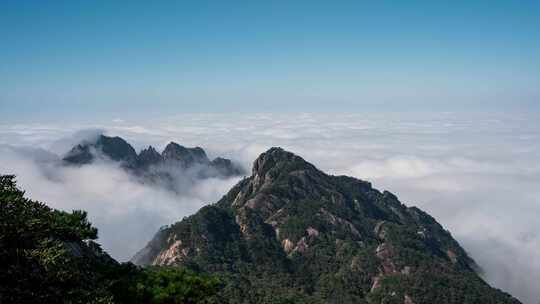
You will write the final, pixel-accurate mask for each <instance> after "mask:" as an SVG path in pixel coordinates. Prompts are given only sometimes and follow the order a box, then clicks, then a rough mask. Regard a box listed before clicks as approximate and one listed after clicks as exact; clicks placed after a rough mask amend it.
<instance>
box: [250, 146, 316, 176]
mask: <svg viewBox="0 0 540 304" xmlns="http://www.w3.org/2000/svg"><path fill="white" fill-rule="evenodd" d="M306 169H308V170H317V169H316V168H315V167H314V166H313V165H312V164H310V163H308V162H306V161H305V160H304V159H303V158H301V157H300V156H298V155H296V154H294V153H291V152H288V151H285V150H284V149H283V148H280V147H272V148H270V149H268V150H267V151H266V152H264V153H262V154H261V155H260V156H259V157H258V158H257V159H256V160H255V161H254V162H253V170H252V174H253V176H254V177H255V176H260V177H263V176H266V175H277V174H283V173H288V172H289V171H292V170H306Z"/></svg>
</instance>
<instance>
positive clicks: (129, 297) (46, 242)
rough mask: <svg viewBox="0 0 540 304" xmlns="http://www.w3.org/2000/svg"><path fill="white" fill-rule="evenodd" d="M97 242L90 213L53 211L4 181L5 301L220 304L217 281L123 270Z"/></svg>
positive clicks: (1, 267) (0, 293)
mask: <svg viewBox="0 0 540 304" xmlns="http://www.w3.org/2000/svg"><path fill="white" fill-rule="evenodd" d="M96 238H97V229H96V228H94V227H92V225H91V224H90V222H89V221H88V218H87V213H86V212H84V211H73V212H64V211H59V210H53V209H51V208H49V207H48V206H46V205H45V204H43V203H41V202H37V201H33V200H30V199H27V198H25V197H24V192H23V191H21V190H19V189H18V188H17V186H16V183H15V179H14V176H12V175H7V176H0V281H1V282H2V284H0V303H21V304H24V303H103V304H105V303H110V304H113V303H152V304H154V303H156V304H157V303H212V301H213V300H212V299H213V296H214V294H215V293H216V292H217V290H218V288H219V282H218V281H217V279H215V278H211V277H208V276H204V275H199V274H196V273H194V272H190V271H187V270H185V269H148V270H147V269H140V268H137V267H135V266H134V265H132V264H129V263H128V264H119V263H117V262H116V261H115V260H113V259H112V258H111V257H109V256H108V255H107V254H106V253H105V252H103V251H102V250H101V248H100V246H99V245H98V244H97V243H95V242H94V241H92V240H95V239H96Z"/></svg>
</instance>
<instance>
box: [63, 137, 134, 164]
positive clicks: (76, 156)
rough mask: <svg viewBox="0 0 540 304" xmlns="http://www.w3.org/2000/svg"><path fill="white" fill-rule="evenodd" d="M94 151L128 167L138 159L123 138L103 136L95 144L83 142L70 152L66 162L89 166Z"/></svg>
mask: <svg viewBox="0 0 540 304" xmlns="http://www.w3.org/2000/svg"><path fill="white" fill-rule="evenodd" d="M92 150H96V151H99V152H100V153H102V154H103V155H105V156H106V157H108V158H110V159H111V160H114V161H122V162H124V163H125V164H126V165H132V164H133V162H134V161H135V159H136V158H137V152H135V149H133V147H132V146H131V145H130V144H129V143H128V142H126V141H125V140H124V139H123V138H121V137H118V136H115V137H109V136H106V135H103V134H101V135H100V136H99V137H97V139H96V140H95V141H93V142H90V141H83V142H81V143H80V144H78V145H77V146H75V147H74V148H73V149H71V151H69V152H68V153H67V154H66V156H65V157H64V161H66V162H67V163H72V164H79V165H82V164H88V163H90V162H92V161H93V160H94V157H95V156H94V154H93V151H92Z"/></svg>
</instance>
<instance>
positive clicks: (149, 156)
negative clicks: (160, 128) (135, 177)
mask: <svg viewBox="0 0 540 304" xmlns="http://www.w3.org/2000/svg"><path fill="white" fill-rule="evenodd" d="M161 161H163V157H162V156H161V154H159V152H158V151H156V149H154V147H152V146H148V148H146V149H144V150H142V151H141V152H140V153H139V155H138V156H137V163H138V165H139V166H140V167H143V168H147V167H148V166H150V165H154V164H158V163H160V162H161Z"/></svg>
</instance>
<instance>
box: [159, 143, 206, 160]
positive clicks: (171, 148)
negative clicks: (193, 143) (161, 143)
mask: <svg viewBox="0 0 540 304" xmlns="http://www.w3.org/2000/svg"><path fill="white" fill-rule="evenodd" d="M162 155H163V158H165V159H166V160H175V161H180V162H181V163H183V164H185V165H186V166H188V165H190V164H193V163H201V164H208V163H209V162H210V160H209V159H208V156H206V152H204V150H203V149H202V148H201V147H194V148H186V147H184V146H182V145H179V144H177V143H175V142H172V141H171V142H170V143H169V144H168V145H167V146H166V147H165V150H163V153H162Z"/></svg>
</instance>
